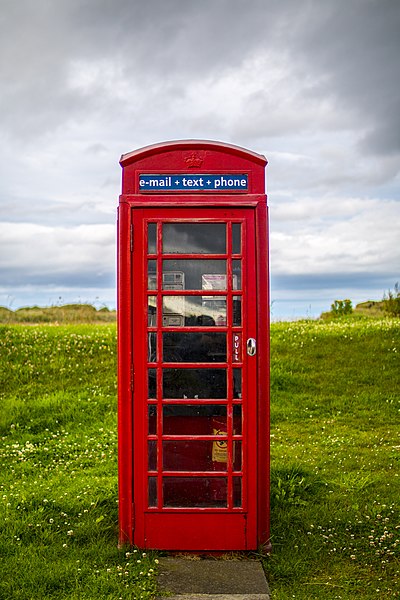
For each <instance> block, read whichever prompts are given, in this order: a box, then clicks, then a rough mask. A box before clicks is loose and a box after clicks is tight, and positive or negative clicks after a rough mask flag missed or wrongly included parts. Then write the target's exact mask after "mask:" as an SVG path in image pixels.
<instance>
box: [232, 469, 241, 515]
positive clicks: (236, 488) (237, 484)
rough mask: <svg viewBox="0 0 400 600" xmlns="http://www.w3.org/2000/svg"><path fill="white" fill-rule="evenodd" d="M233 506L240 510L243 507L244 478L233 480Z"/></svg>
mask: <svg viewBox="0 0 400 600" xmlns="http://www.w3.org/2000/svg"><path fill="white" fill-rule="evenodd" d="M233 506H234V507H235V508H239V507H241V506H242V478H241V477H234V478H233Z"/></svg>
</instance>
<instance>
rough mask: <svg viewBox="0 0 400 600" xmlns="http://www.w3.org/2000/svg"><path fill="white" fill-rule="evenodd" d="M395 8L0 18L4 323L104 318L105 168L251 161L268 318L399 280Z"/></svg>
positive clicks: (108, 225)
mask: <svg viewBox="0 0 400 600" xmlns="http://www.w3.org/2000/svg"><path fill="white" fill-rule="evenodd" d="M399 31H400V2H399V0H279V1H273V0H197V2H195V1H194V0H193V1H192V0H145V1H144V0H141V1H139V0H1V11H0V305H3V306H7V307H9V308H13V309H15V308H18V307H20V306H24V305H33V304H40V305H51V304H57V303H62V302H78V301H82V302H90V303H93V304H95V305H97V306H101V305H102V304H105V305H107V306H109V307H114V306H115V302H116V297H115V226H116V207H117V203H118V195H119V193H120V188H121V169H120V166H119V158H120V155H121V154H123V153H127V152H130V151H132V150H135V149H137V148H140V147H142V146H146V145H148V144H153V143H155V142H161V141H165V140H171V139H186V138H199V139H213V140H220V141H224V142H228V143H232V144H236V145H239V146H244V147H246V148H248V149H250V150H253V151H255V152H258V153H260V154H264V155H265V156H266V157H267V158H268V161H269V164H268V167H267V190H268V197H269V205H270V215H271V222H270V246H271V299H272V301H273V305H272V314H273V317H274V318H280V317H296V316H307V315H309V316H312V315H318V314H319V312H321V310H323V309H329V306H330V304H331V303H332V301H333V300H335V299H342V298H350V299H351V300H352V301H353V303H354V304H355V303H356V302H359V301H363V300H367V299H378V300H379V299H381V298H382V296H383V293H384V292H385V291H387V290H388V289H389V288H391V289H393V287H394V284H395V283H396V281H399V280H400V241H399V217H400V198H399V190H400V175H399V171H400V35H399Z"/></svg>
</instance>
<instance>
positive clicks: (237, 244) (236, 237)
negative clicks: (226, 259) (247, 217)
mask: <svg viewBox="0 0 400 600" xmlns="http://www.w3.org/2000/svg"><path fill="white" fill-rule="evenodd" d="M241 230H242V225H241V223H232V254H240V253H241V251H242V239H241Z"/></svg>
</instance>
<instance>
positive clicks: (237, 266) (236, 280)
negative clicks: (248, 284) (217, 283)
mask: <svg viewBox="0 0 400 600" xmlns="http://www.w3.org/2000/svg"><path fill="white" fill-rule="evenodd" d="M232 288H233V289H234V290H241V289H242V261H241V260H233V261H232Z"/></svg>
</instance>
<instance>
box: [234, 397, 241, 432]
mask: <svg viewBox="0 0 400 600" xmlns="http://www.w3.org/2000/svg"><path fill="white" fill-rule="evenodd" d="M233 435H242V407H241V406H240V405H239V404H235V405H234V407H233Z"/></svg>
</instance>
